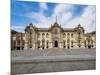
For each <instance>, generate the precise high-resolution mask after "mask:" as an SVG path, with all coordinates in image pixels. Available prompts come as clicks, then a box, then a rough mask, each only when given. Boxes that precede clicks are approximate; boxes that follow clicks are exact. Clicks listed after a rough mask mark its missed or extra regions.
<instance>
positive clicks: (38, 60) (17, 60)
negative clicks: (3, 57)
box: [11, 48, 96, 74]
mask: <svg viewBox="0 0 100 75" xmlns="http://www.w3.org/2000/svg"><path fill="white" fill-rule="evenodd" d="M95 60H96V49H95V48H93V49H59V48H52V49H45V50H38V49H37V50H31V49H29V50H16V51H11V73H12V74H24V73H41V72H58V71H74V70H92V69H95V63H96V62H95Z"/></svg>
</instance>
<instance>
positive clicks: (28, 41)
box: [11, 22, 96, 50]
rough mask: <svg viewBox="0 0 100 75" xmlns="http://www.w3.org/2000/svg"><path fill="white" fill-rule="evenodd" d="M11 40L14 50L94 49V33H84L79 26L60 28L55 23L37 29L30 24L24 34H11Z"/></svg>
mask: <svg viewBox="0 0 100 75" xmlns="http://www.w3.org/2000/svg"><path fill="white" fill-rule="evenodd" d="M18 35H19V36H18ZM11 40H12V45H11V46H12V47H11V48H12V49H14V50H15V49H23V50H27V49H33V50H35V49H49V48H66V49H75V48H95V47H96V32H95V31H94V32H91V33H85V30H84V28H83V27H82V26H81V25H80V24H79V25H77V27H75V28H72V29H71V28H62V27H61V25H59V24H58V23H57V22H55V23H54V24H53V25H51V27H49V28H37V27H35V26H33V24H32V23H30V24H29V25H28V26H27V27H26V28H25V32H24V33H18V32H15V33H14V34H12V37H11Z"/></svg>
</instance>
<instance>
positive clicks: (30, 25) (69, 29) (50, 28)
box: [25, 22, 84, 32]
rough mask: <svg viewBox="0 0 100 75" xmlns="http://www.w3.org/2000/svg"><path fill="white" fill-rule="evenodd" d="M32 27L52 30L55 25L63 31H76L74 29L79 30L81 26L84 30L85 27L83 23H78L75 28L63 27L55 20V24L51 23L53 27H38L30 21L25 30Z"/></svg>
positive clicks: (38, 29) (39, 29)
mask: <svg viewBox="0 0 100 75" xmlns="http://www.w3.org/2000/svg"><path fill="white" fill-rule="evenodd" d="M30 27H32V28H33V29H34V30H37V31H50V30H52V29H53V28H54V27H58V28H60V29H61V30H62V31H65V32H67V31H69V32H74V31H76V30H78V29H80V28H81V29H82V30H83V31H84V28H83V27H82V26H81V24H78V26H77V27H75V28H62V27H61V25H59V24H58V23H57V22H55V23H54V24H53V25H52V24H51V27H49V28H37V27H35V26H33V24H32V23H30V24H29V25H28V26H27V27H26V28H25V31H27V30H28V29H30Z"/></svg>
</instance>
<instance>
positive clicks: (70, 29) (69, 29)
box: [63, 28, 75, 32]
mask: <svg viewBox="0 0 100 75" xmlns="http://www.w3.org/2000/svg"><path fill="white" fill-rule="evenodd" d="M63 30H64V31H65V32H67V31H71V32H73V31H75V29H74V28H63Z"/></svg>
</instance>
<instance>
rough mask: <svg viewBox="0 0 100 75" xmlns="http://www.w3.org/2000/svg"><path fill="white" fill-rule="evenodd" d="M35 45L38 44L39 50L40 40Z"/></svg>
mask: <svg viewBox="0 0 100 75" xmlns="http://www.w3.org/2000/svg"><path fill="white" fill-rule="evenodd" d="M37 44H38V48H40V40H38V42H37Z"/></svg>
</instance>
